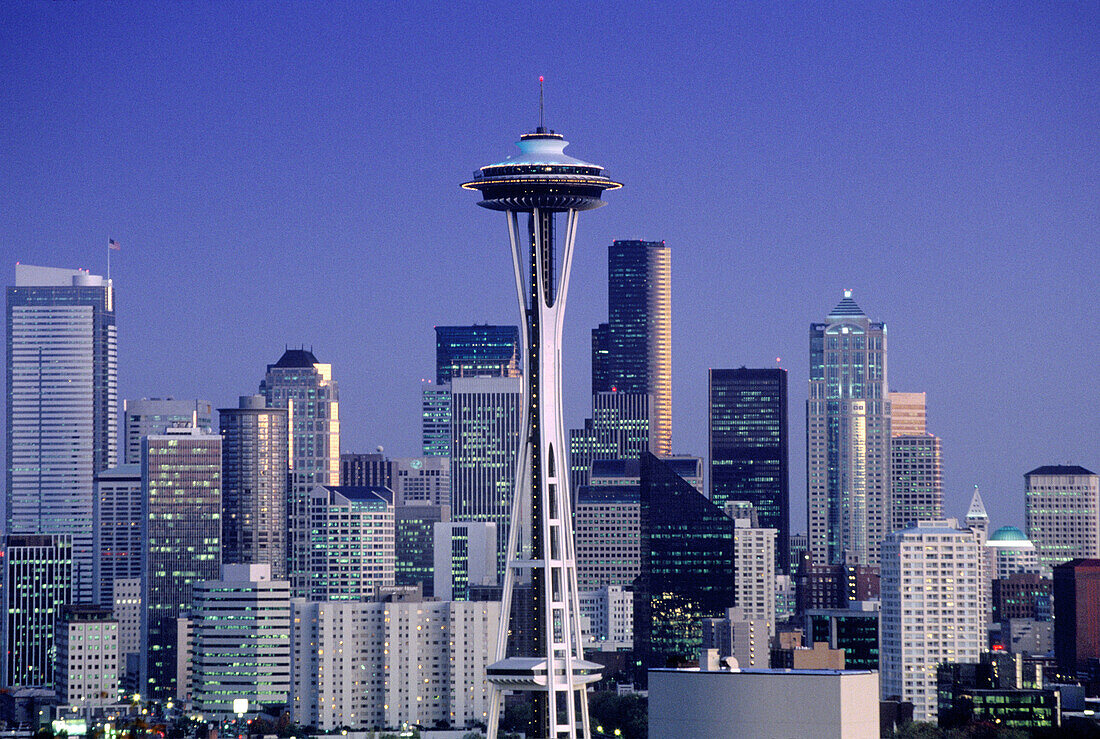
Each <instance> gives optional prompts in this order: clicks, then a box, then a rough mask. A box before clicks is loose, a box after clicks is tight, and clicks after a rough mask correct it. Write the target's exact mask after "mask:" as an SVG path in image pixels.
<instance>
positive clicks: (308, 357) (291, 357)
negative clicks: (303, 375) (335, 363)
mask: <svg viewBox="0 0 1100 739" xmlns="http://www.w3.org/2000/svg"><path fill="white" fill-rule="evenodd" d="M315 364H319V362H318V361H317V357H315V356H313V352H311V351H309V350H307V349H287V350H286V351H285V352H283V356H281V357H279V361H278V362H276V363H275V364H272V365H270V366H269V367H268V369H270V368H271V367H312V366H313V365H315Z"/></svg>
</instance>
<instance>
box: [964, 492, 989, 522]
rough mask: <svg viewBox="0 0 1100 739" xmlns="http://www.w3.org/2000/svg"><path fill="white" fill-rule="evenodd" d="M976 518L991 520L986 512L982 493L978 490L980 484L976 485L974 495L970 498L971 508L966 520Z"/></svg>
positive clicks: (967, 512)
mask: <svg viewBox="0 0 1100 739" xmlns="http://www.w3.org/2000/svg"><path fill="white" fill-rule="evenodd" d="M976 518H984V519H986V520H989V514H988V513H986V512H985V503H983V502H982V494H981V493H979V492H978V486H977V485H975V486H974V497H973V498H971V499H970V508H969V509H968V510H967V511H966V520H967V521H972V520H974V519H976Z"/></svg>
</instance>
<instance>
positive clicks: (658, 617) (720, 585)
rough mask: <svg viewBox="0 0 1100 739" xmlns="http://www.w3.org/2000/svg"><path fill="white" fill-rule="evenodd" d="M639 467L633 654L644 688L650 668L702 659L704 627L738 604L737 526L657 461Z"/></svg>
mask: <svg viewBox="0 0 1100 739" xmlns="http://www.w3.org/2000/svg"><path fill="white" fill-rule="evenodd" d="M641 467H642V469H641V473H642V474H641V477H642V480H641V497H640V502H641V506H640V511H639V529H640V537H639V539H640V549H641V574H640V575H639V576H638V579H637V580H635V584H634V652H635V657H636V659H637V660H638V661H639V663H640V664H639V667H640V668H641V669H640V670H639V674H638V675H637V677H638V679H639V680H640V681H643V682H644V681H645V679H646V675H645V671H646V670H647V669H648V668H651V667H665V666H667V665H668V664H669V663H670V662H673V663H678V662H694V661H695V660H697V659H698V653H699V649H700V647H701V645H702V639H703V634H702V625H701V620H702V619H704V618H721V617H724V616H725V615H726V609H727V608H731V607H733V606H734V605H736V603H735V589H734V577H735V572H734V521H733V519H731V518H730V517H729V516H727V515H726V514H725V513H724V512H723V511H722V509H720V508H718V507H717V506H716V505H714V504H713V503H711V502H710V501H709V500H707V499H706V497H705V496H704V495H702V494H701V493H699V492H698V491H697V490H696V489H695V488H694V487H692V485H691V484H690V483H688V482H687V481H685V480H684V479H683V478H682V477H680V476H679V475H677V474H676V473H675V472H674V471H673V469H672V467H671V466H669V465H668V464H667V463H666V462H663V461H661V460H660V459H658V458H657V457H655V456H653V455H652V454H650V453H648V452H645V453H643V454H642V465H641Z"/></svg>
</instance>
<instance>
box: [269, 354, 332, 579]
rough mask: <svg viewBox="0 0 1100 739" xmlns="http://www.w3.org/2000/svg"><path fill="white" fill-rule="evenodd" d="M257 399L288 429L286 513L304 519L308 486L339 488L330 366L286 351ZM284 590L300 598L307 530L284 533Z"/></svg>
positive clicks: (273, 365)
mask: <svg viewBox="0 0 1100 739" xmlns="http://www.w3.org/2000/svg"><path fill="white" fill-rule="evenodd" d="M260 395H263V396H264V397H265V398H266V399H267V405H268V406H269V407H271V408H286V409H287V413H288V423H289V425H290V469H289V473H288V476H287V509H288V514H289V515H290V516H291V517H296V520H305V518H304V517H305V515H306V511H305V508H306V506H307V505H308V501H309V494H310V491H311V490H312V489H313V486H314V485H339V484H340V391H339V388H338V387H337V385H336V380H334V379H332V365H331V364H321V363H320V362H318V361H317V357H315V356H313V352H312V351H306V350H305V349H287V350H286V351H285V352H283V356H282V357H280V358H279V361H278V362H276V363H275V364H269V365H268V366H267V375H266V376H265V377H264V379H263V382H261V383H260ZM287 549H288V553H289V556H288V560H289V561H288V575H289V577H290V591H291V593H292V594H294V595H295V596H296V597H297V596H301V595H304V594H305V590H306V583H305V581H304V580H303V575H302V573H303V572H304V570H305V562H306V559H307V558H308V556H309V543H308V534H307V532H301V531H296V530H295V529H294V528H293V527H290V528H289V529H288V531H287Z"/></svg>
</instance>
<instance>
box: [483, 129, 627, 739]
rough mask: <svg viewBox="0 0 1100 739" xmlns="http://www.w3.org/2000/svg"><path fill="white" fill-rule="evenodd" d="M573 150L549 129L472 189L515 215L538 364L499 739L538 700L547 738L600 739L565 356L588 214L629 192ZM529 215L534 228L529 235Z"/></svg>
mask: <svg viewBox="0 0 1100 739" xmlns="http://www.w3.org/2000/svg"><path fill="white" fill-rule="evenodd" d="M566 145H567V142H566V141H565V140H564V139H563V138H562V136H561V134H558V133H554V132H553V131H549V130H547V129H546V128H544V127H543V126H542V125H540V126H539V127H538V128H537V129H536V130H535V132H534V133H528V134H524V135H523V136H521V137H520V140H519V142H518V146H519V148H520V154H518V155H516V156H514V157H511V158H509V159H506V160H505V161H503V162H501V163H499V164H491V165H489V166H486V167H482V168H481V169H480V170H479V171H478V172H476V173H475V174H474V179H473V180H471V181H470V182H466V183H463V185H462V187H464V188H465V189H467V190H479V191H480V192H481V195H482V198H483V199H482V200H481V202H480V203H478V205H480V206H481V207H483V208H488V209H489V210H499V211H504V213H505V214H506V215H507V221H508V236H509V239H510V242H511V248H512V265H513V267H514V271H515V281H516V294H517V297H518V298H519V308H520V315H521V316H522V318H523V320H522V322H521V324H520V333H521V338H522V340H523V347H524V351H525V353H526V356H527V362H526V364H527V373H526V376H525V378H524V384H525V388H524V394H523V414H522V415H523V422H522V425H521V427H520V428H521V439H524V440H525V441H526V443H523V444H521V445H520V450H519V454H518V455H517V459H516V478H515V479H516V487H515V495H514V496H513V500H512V525H511V526H510V530H509V534H508V548H507V551H506V553H505V560H506V562H507V567H506V569H505V577H504V592H503V607H502V608H501V621H500V623H501V627H500V629H499V631H498V637H497V644H496V662H495V663H494V664H492V665H490V666H489V669H488V677H489V681H490V682H491V684H492V688H493V692H492V700H491V703H490V713H489V737H490V739H494V738H495V737H496V736H497V730H498V724H499V719H500V710H501V704H502V702H503V696H502V693H501V691H502V690H520V691H531V692H533V693H534V699H535V716H536V721H537V726H536V727H535V732H536V734H535V735H536V736H538V737H546V738H548V739H549V738H552V739H559V738H562V737H569V738H570V739H574V738H575V737H585V739H588V738H589V737H590V736H591V732H590V729H589V726H588V702H587V700H586V697H585V688H586V686H587V685H588V684H589V683H593V682H595V681H597V680H599V679H600V674H599V670H600V666H599V665H597V664H594V663H591V662H586V661H585V660H584V653H583V651H582V646H581V638H580V636H581V635H580V606H579V603H578V597H577V568H576V560H575V557H574V548H573V527H572V518H571V516H572V506H571V504H570V491H569V463H568V458H567V452H568V447H567V446H566V439H565V432H564V427H563V425H562V410H561V409H562V402H561V349H560V345H561V334H562V325H563V322H564V318H565V300H566V295H567V293H568V289H569V270H570V267H571V265H572V261H573V244H574V241H575V239H576V234H577V214H578V213H579V212H580V211H582V210H592V209H593V208H598V207H600V206H601V205H604V203H603V202H602V201H601V200H600V196H601V195H602V193H603V191H604V190H613V189H616V188H619V187H622V185H621V184H619V183H618V182H614V181H612V180H611V179H609V178H608V177H607V176H606V175H605V174H604V173H603V167H599V166H597V165H594V164H588V163H587V162H582V161H580V160H578V159H574V158H572V157H570V156H567V155H566V154H565V153H564V149H565V147H566ZM521 214H522V215H525V216H526V218H525V219H524V220H525V221H526V223H523V224H522V226H523V231H521V230H520V229H521V220H520V215H521ZM558 214H563V215H564V221H565V233H564V238H561V239H560V247H561V253H560V258H558V257H556V255H555V251H556V250H555V247H556V246H557V245H558V243H557V242H558V239H556V238H555V228H554V226H555V216H557V215H558ZM521 528H522V529H523V530H524V532H523V533H522V535H521V532H520V529H521ZM524 539H529V540H528V541H524ZM527 573H530V579H531V586H532V592H533V598H534V604H533V605H534V608H533V609H532V613H533V614H534V617H533V620H534V621H535V623H533V624H531V632H532V635H533V639H532V643H534V644H535V645H537V647H536V650H537V653H536V654H528V655H520V656H513V657H507V658H506V654H507V646H508V644H507V640H508V619H509V617H510V609H511V603H512V588H513V585H514V584H515V581H516V576H517V575H520V576H521V577H525V576H526V575H527Z"/></svg>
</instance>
